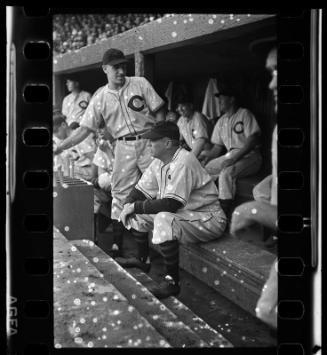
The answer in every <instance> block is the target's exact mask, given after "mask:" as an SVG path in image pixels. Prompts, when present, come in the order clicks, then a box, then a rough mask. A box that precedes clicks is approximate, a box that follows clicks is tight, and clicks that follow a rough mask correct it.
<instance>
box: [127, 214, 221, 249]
mask: <svg viewBox="0 0 327 355" xmlns="http://www.w3.org/2000/svg"><path fill="white" fill-rule="evenodd" d="M125 227H126V228H133V229H135V230H137V231H139V232H148V231H152V230H153V238H152V243H153V244H161V243H164V242H167V241H172V240H176V239H177V240H178V241H179V242H180V243H182V244H186V243H199V242H208V241H210V240H213V239H216V238H218V237H220V236H222V235H223V233H224V231H225V227H226V216H225V214H224V212H223V211H219V212H195V211H182V212H178V213H170V212H159V213H157V214H150V215H146V214H137V215H134V216H132V217H130V218H129V219H128V220H127V225H126V226H125Z"/></svg>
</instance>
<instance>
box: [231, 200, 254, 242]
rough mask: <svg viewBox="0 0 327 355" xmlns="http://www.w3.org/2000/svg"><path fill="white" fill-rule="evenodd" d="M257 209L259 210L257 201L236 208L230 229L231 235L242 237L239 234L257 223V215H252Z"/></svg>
mask: <svg viewBox="0 0 327 355" xmlns="http://www.w3.org/2000/svg"><path fill="white" fill-rule="evenodd" d="M255 208H257V201H250V202H246V203H243V204H242V205H240V206H238V207H237V208H235V210H234V212H233V214H232V220H231V223H230V229H229V232H230V234H231V235H233V236H235V237H240V234H239V232H240V231H241V230H242V229H245V228H248V227H250V226H251V225H252V224H253V223H254V222H255V214H253V213H252V212H253V209H255Z"/></svg>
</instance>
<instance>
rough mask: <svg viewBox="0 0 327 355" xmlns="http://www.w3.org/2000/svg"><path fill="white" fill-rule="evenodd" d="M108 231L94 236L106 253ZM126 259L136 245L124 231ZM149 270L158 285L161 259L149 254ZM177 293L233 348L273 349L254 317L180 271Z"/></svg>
mask: <svg viewBox="0 0 327 355" xmlns="http://www.w3.org/2000/svg"><path fill="white" fill-rule="evenodd" d="M108 230H109V231H107V232H102V233H99V232H98V233H97V239H98V246H99V247H100V248H101V249H102V250H103V251H104V252H106V251H108V250H109V249H110V248H111V245H112V237H111V233H110V227H109V228H108ZM124 252H125V255H126V256H130V255H135V254H136V243H135V241H134V239H133V238H132V236H131V235H130V233H129V232H128V231H127V232H126V233H125V235H124ZM150 257H151V260H152V267H151V271H150V273H149V276H150V277H151V278H152V279H153V280H154V281H157V282H160V281H161V279H162V276H163V275H164V266H163V260H162V257H161V256H160V255H159V254H158V253H157V252H155V251H154V250H151V253H150ZM180 276H181V289H182V290H181V293H180V295H179V296H178V297H177V298H178V299H179V300H180V301H181V302H183V303H184V304H185V305H186V306H188V307H189V308H190V309H192V310H193V312H194V313H196V314H197V315H198V316H199V317H201V318H202V319H203V320H204V321H205V322H207V323H208V324H209V325H210V326H211V327H213V328H214V329H216V330H217V331H219V332H220V333H221V334H222V335H223V336H224V337H225V338H226V339H228V340H229V341H230V342H231V343H232V344H233V345H234V346H235V347H274V346H276V344H277V339H276V334H275V333H273V332H271V330H270V329H269V327H267V326H266V325H265V324H263V323H262V322H261V321H259V320H258V319H257V318H255V317H254V316H252V315H250V314H248V313H247V312H245V311H244V310H243V309H241V308H240V307H238V306H237V305H235V304H234V303H232V302H230V301H229V300H228V299H226V298H225V297H223V296H222V295H220V294H219V293H217V292H216V291H214V290H213V289H211V288H210V287H208V286H207V285H205V284H204V283H203V282H201V281H199V280H198V279H196V278H195V277H193V276H192V275H191V274H189V273H187V272H186V271H184V270H181V273H180Z"/></svg>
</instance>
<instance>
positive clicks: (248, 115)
mask: <svg viewBox="0 0 327 355" xmlns="http://www.w3.org/2000/svg"><path fill="white" fill-rule="evenodd" d="M243 124H244V135H245V136H246V137H249V136H250V135H252V134H254V133H258V134H260V133H261V129H260V127H259V125H258V122H257V120H256V119H255V117H254V115H253V113H252V112H250V111H249V110H246V109H245V110H244V114H243Z"/></svg>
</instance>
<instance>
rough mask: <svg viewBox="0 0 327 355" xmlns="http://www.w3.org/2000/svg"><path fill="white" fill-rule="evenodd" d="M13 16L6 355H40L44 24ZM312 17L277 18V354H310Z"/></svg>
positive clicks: (47, 316)
mask: <svg viewBox="0 0 327 355" xmlns="http://www.w3.org/2000/svg"><path fill="white" fill-rule="evenodd" d="M11 11H12V14H11V19H12V21H13V24H12V27H11V28H12V44H11V46H10V48H9V52H8V53H9V56H8V62H7V63H8V68H10V70H9V75H8V76H7V87H8V92H9V98H10V99H9V105H8V107H7V113H8V117H9V119H8V121H7V132H8V145H7V157H8V166H7V186H8V189H9V194H8V196H7V225H6V229H7V245H8V246H9V248H7V250H8V255H7V256H8V261H7V270H10V274H8V281H7V291H8V297H9V298H8V299H9V301H8V310H7V312H8V315H9V316H8V317H7V331H8V333H9V335H10V336H9V338H8V340H9V343H8V345H9V347H8V348H9V351H10V353H17V354H18V353H24V354H30V353H33V354H34V353H35V352H36V351H42V353H44V354H48V353H52V352H53V351H54V348H53V314H52V304H53V267H52V251H53V250H52V223H53V213H52V212H53V207H52V184H51V181H52V177H51V175H52V144H51V137H52V126H51V117H52V76H51V73H52V56H51V47H52V22H51V20H52V18H51V12H50V11H49V9H47V8H37V9H36V8H33V9H32V8H30V9H27V8H12V9H11ZM315 16H317V13H316V12H312V11H309V10H306V11H296V12H293V13H288V14H285V13H280V14H279V17H278V40H279V43H280V44H279V61H278V72H279V76H278V80H279V112H278V127H279V130H278V142H279V146H278V156H279V158H278V164H279V195H278V198H279V207H278V209H279V220H278V226H279V264H278V265H279V267H278V270H279V288H278V290H279V291H278V292H279V307H278V309H279V317H278V340H279V347H278V353H279V354H286V353H287V354H288V353H293V354H304V353H305V352H306V351H310V352H311V349H312V346H313V345H314V344H311V342H310V339H311V337H310V334H309V333H310V329H312V315H311V311H312V293H311V292H312V282H311V281H312V280H311V275H312V269H313V267H315V266H316V264H315V260H316V257H317V254H316V252H315V250H314V249H312V235H311V231H312V226H313V223H316V220H313V219H312V217H313V216H312V214H311V212H312V210H314V209H315V206H316V201H315V199H314V197H313V195H312V191H311V189H310V187H311V185H310V181H311V182H312V181H313V180H314V181H316V180H315V179H317V176H316V175H314V174H312V173H311V175H310V172H312V171H314V169H315V168H316V165H315V164H316V162H315V161H314V159H316V157H317V155H316V154H317V151H313V150H312V149H313V147H316V146H315V145H314V143H316V141H317V135H318V133H317V126H316V125H315V124H314V123H313V120H314V119H315V117H314V116H315V114H314V113H313V112H312V107H311V106H310V102H311V103H312V102H313V101H314V100H315V98H312V95H313V91H312V90H313V86H314V85H316V84H315V80H316V79H317V78H314V79H315V80H313V81H311V80H310V72H311V73H312V70H314V68H313V67H312V66H311V65H312V62H315V61H316V58H315V57H314V55H313V54H312V50H313V47H312V45H313V43H314V41H315V40H316V39H315V38H313V37H310V31H311V33H312V30H314V31H316V27H315V26H316V25H315V24H314V23H315V18H314V17H315ZM314 51H316V49H314ZM312 56H313V57H312ZM314 103H316V101H314ZM310 118H311V119H310ZM315 149H316V148H315ZM311 199H313V200H312V201H311ZM313 257H314V261H313V265H312V260H313ZM309 325H310V326H309ZM252 350H253V349H252ZM252 350H251V351H252ZM258 350H260V351H261V352H262V350H263V349H258ZM316 350H317V349H316ZM65 351H66V350H65V349H61V352H65ZM81 351H83V350H82V349H79V352H81ZM252 352H253V351H252Z"/></svg>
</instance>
